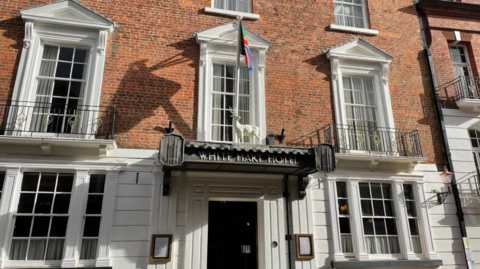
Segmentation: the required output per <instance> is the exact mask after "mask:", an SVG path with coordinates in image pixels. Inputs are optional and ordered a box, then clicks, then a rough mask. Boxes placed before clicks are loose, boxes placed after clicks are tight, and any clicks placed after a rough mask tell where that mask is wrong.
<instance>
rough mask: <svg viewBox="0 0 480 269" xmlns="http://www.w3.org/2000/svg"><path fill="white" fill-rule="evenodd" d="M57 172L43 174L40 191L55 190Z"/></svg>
mask: <svg viewBox="0 0 480 269" xmlns="http://www.w3.org/2000/svg"><path fill="white" fill-rule="evenodd" d="M55 181H57V175H56V174H53V175H52V174H42V176H41V178H40V186H39V187H38V191H46V192H53V191H54V190H55Z"/></svg>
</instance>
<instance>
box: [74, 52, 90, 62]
mask: <svg viewBox="0 0 480 269" xmlns="http://www.w3.org/2000/svg"><path fill="white" fill-rule="evenodd" d="M87 55H88V52H87V50H83V49H77V50H76V51H75V59H74V61H75V62H77V63H85V62H86V61H87Z"/></svg>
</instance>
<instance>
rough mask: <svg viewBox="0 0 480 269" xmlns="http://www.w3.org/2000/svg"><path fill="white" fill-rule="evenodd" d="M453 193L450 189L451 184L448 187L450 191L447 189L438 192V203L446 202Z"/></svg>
mask: <svg viewBox="0 0 480 269" xmlns="http://www.w3.org/2000/svg"><path fill="white" fill-rule="evenodd" d="M450 194H452V190H451V189H450V186H449V187H448V191H445V192H437V200H438V203H439V204H440V205H441V204H443V203H445V200H446V199H447V197H448V196H449V195H450Z"/></svg>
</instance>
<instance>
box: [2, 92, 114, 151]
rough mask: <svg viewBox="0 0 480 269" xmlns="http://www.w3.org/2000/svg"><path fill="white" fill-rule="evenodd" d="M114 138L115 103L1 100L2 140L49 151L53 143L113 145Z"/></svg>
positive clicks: (77, 145) (66, 144) (86, 146)
mask: <svg viewBox="0 0 480 269" xmlns="http://www.w3.org/2000/svg"><path fill="white" fill-rule="evenodd" d="M114 138H115V108H114V107H103V106H83V105H71V104H65V102H64V103H38V102H23V101H0V139H1V141H0V143H5V144H12V143H13V144H40V145H41V147H42V152H43V153H49V152H50V149H51V148H50V146H51V145H55V146H66V147H84V148H89V147H90V148H92V147H95V148H96V147H100V148H103V149H107V148H112V147H114V144H115V141H114ZM80 142H81V143H80ZM43 149H45V150H43Z"/></svg>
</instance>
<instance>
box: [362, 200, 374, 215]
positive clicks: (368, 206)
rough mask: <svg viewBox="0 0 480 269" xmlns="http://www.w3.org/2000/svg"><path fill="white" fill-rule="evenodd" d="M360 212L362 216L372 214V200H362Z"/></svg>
mask: <svg viewBox="0 0 480 269" xmlns="http://www.w3.org/2000/svg"><path fill="white" fill-rule="evenodd" d="M361 203H362V214H363V215H364V216H372V215H373V214H372V213H373V212H372V202H371V201H368V200H362V202H361Z"/></svg>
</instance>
